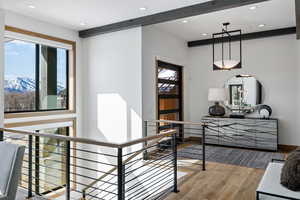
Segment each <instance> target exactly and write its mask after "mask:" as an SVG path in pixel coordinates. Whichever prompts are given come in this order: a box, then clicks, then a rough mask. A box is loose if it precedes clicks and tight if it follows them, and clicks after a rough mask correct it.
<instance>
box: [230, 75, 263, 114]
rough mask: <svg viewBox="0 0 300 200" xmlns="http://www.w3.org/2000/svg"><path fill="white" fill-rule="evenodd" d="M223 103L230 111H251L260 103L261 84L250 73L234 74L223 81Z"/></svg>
mask: <svg viewBox="0 0 300 200" xmlns="http://www.w3.org/2000/svg"><path fill="white" fill-rule="evenodd" d="M225 88H226V89H227V91H228V98H227V100H226V101H225V105H226V106H227V107H228V108H229V109H230V110H232V111H243V112H251V111H254V108H255V107H256V106H257V105H259V104H261V103H262V85H261V83H260V82H259V81H258V80H257V79H256V78H255V77H253V76H251V75H236V76H234V77H232V78H231V79H229V80H228V81H227V82H226V83H225Z"/></svg>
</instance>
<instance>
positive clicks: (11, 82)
mask: <svg viewBox="0 0 300 200" xmlns="http://www.w3.org/2000/svg"><path fill="white" fill-rule="evenodd" d="M35 88H36V86H35V80H34V79H32V78H28V77H17V78H11V79H7V78H6V79H5V81H4V91H5V92H9V93H26V92H32V91H35ZM57 88H58V91H57V92H58V94H59V93H60V92H62V91H63V90H64V89H65V87H64V86H63V85H62V84H61V83H58V87H57Z"/></svg>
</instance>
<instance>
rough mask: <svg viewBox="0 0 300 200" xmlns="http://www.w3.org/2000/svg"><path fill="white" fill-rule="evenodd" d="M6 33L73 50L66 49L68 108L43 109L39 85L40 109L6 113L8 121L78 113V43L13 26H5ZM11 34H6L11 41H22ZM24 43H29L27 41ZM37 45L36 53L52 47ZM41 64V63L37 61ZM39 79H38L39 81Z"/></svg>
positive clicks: (37, 101)
mask: <svg viewBox="0 0 300 200" xmlns="http://www.w3.org/2000/svg"><path fill="white" fill-rule="evenodd" d="M5 31H7V32H10V33H16V34H21V35H24V37H27V36H28V37H33V38H37V39H42V40H45V41H49V42H54V43H61V44H62V45H70V46H71V49H66V51H67V54H66V56H67V61H66V62H67V68H66V71H67V72H66V88H67V106H66V108H58V109H41V108H40V107H39V106H40V105H39V96H40V95H39V92H40V91H39V85H37V86H36V92H35V93H36V97H35V99H36V105H35V108H38V109H36V110H32V111H8V112H5V113H4V116H5V118H6V119H9V118H23V117H35V116H47V115H57V114H70V113H76V71H75V69H76V42H75V41H70V40H65V39H61V38H57V37H53V36H49V35H45V34H41V33H36V32H31V31H27V30H24V29H19V28H16V27H11V26H5ZM7 35H9V34H5V37H9V38H11V39H16V40H22V39H20V38H14V37H11V36H7ZM24 41H26V42H27V40H26V39H24ZM29 42H30V41H29ZM34 43H35V45H36V51H37V49H39V48H37V46H40V45H46V46H51V45H49V44H43V43H37V42H34ZM54 47H56V48H62V47H57V46H54ZM35 59H36V60H38V59H39V55H37V56H36V58H35ZM37 62H39V61H37ZM39 68H40V66H39V65H38V64H36V66H35V69H36V72H35V73H36V74H35V76H36V80H35V81H36V83H38V80H39V71H37V70H39ZM37 78H38V79H37Z"/></svg>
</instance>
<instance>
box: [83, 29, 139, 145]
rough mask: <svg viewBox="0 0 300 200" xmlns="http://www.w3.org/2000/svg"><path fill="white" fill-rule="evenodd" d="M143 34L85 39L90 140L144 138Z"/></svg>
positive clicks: (123, 33)
mask: <svg viewBox="0 0 300 200" xmlns="http://www.w3.org/2000/svg"><path fill="white" fill-rule="evenodd" d="M141 34H142V32H141V28H134V29H129V30H125V31H119V32H114V33H109V34H104V35H99V36H95V37H91V38H87V39H84V41H83V46H84V58H85V59H84V60H85V64H84V70H85V74H84V76H85V77H86V80H85V86H84V88H85V89H84V90H85V92H84V93H82V95H84V97H85V99H86V101H85V102H84V104H85V106H84V110H85V113H84V118H85V120H84V124H85V126H84V130H85V132H86V133H87V134H88V137H90V138H93V139H98V140H102V141H107V142H126V141H128V140H132V139H135V138H140V137H142V79H141V77H142V67H141V64H142V58H141V48H142V46H141V45H142V41H141V40H142V38H141Z"/></svg>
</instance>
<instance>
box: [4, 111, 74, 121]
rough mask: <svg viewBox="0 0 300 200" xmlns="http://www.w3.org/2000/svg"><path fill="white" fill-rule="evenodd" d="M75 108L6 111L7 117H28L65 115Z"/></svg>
mask: <svg viewBox="0 0 300 200" xmlns="http://www.w3.org/2000/svg"><path fill="white" fill-rule="evenodd" d="M74 113H76V111H75V110H59V111H57V110H56V111H42V112H23V113H5V114H4V118H5V119H12V118H26V117H39V116H51V115H64V114H74Z"/></svg>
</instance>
